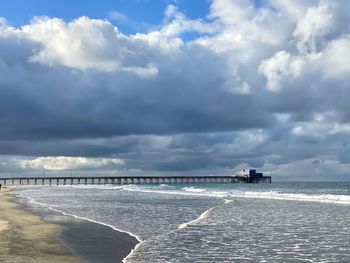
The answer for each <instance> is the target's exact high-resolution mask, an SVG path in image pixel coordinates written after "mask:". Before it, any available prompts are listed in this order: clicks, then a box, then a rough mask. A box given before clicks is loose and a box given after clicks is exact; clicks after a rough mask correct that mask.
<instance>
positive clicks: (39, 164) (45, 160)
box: [19, 156, 124, 171]
mask: <svg viewBox="0 0 350 263" xmlns="http://www.w3.org/2000/svg"><path fill="white" fill-rule="evenodd" d="M19 163H20V166H21V167H22V168H31V169H46V170H53V171H59V170H75V169H83V168H85V169H86V168H90V169H94V168H104V167H108V166H109V167H108V168H111V166H112V167H118V166H120V165H122V164H123V163H124V162H123V161H122V160H119V159H105V158H85V157H65V156H57V157H39V158H35V159H32V160H20V161H19Z"/></svg>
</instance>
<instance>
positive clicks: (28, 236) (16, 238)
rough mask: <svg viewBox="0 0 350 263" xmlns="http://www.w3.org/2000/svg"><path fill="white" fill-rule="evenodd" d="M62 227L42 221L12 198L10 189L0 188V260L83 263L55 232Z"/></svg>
mask: <svg viewBox="0 0 350 263" xmlns="http://www.w3.org/2000/svg"><path fill="white" fill-rule="evenodd" d="M63 229H64V228H63V227H62V226H60V225H56V224H51V223H47V222H45V221H43V220H42V219H41V218H40V216H37V215H34V214H31V213H29V212H27V211H25V210H23V209H21V206H20V205H19V204H16V203H14V202H13V201H12V197H11V196H10V194H9V190H8V189H6V188H3V189H2V190H1V192H0V249H1V253H0V262H2V263H7V262H8V263H32V262H33V263H34V262H35V263H57V262H67V263H80V262H83V261H81V260H80V259H78V258H77V257H74V256H73V255H72V254H71V252H70V251H69V250H67V249H66V248H65V247H64V245H63V244H61V243H60V242H58V241H57V239H56V238H55V236H56V235H57V234H58V233H60V232H62V231H63Z"/></svg>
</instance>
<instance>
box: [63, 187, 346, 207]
mask: <svg viewBox="0 0 350 263" xmlns="http://www.w3.org/2000/svg"><path fill="white" fill-rule="evenodd" d="M62 187H77V188H97V189H105V190H109V189H110V190H122V191H134V192H142V193H156V194H166V195H187V196H202V197H214V198H224V199H227V200H228V199H230V198H258V199H272V200H289V201H304V202H321V203H333V204H341V205H350V195H343V194H327V193H318V194H316V193H315V194H311V193H310V194H309V193H308V194H306V193H293V192H290V193H288V192H278V191H247V190H233V191H232V190H224V191H218V190H220V189H217V190H216V191H215V190H210V189H203V188H195V187H184V188H181V189H178V190H176V187H167V186H166V185H160V186H159V187H146V186H139V185H118V186H113V185H94V186H88V185H79V186H62ZM224 202H227V201H225V200H224Z"/></svg>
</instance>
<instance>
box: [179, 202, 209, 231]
mask: <svg viewBox="0 0 350 263" xmlns="http://www.w3.org/2000/svg"><path fill="white" fill-rule="evenodd" d="M213 209H214V207H211V208H209V209H208V210H207V211H205V212H204V213H202V214H201V215H200V216H199V217H198V218H197V219H194V220H192V221H189V222H187V223H183V224H181V225H179V227H178V229H183V228H186V227H188V226H192V225H196V224H198V223H199V222H200V221H202V220H205V219H206V218H208V216H209V214H210V211H211V210H213Z"/></svg>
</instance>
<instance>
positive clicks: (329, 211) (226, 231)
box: [16, 183, 350, 263]
mask: <svg viewBox="0 0 350 263" xmlns="http://www.w3.org/2000/svg"><path fill="white" fill-rule="evenodd" d="M16 194H17V195H19V196H21V197H25V198H27V199H28V200H29V202H30V203H36V204H40V205H42V206H46V207H49V208H50V209H51V210H53V211H56V212H60V213H64V214H66V215H70V216H74V217H78V218H82V219H86V220H89V221H92V222H96V223H99V224H104V225H108V226H111V227H112V228H113V229H115V230H118V231H122V232H127V233H129V234H130V235H133V236H135V237H136V238H137V239H138V240H139V241H140V243H139V244H138V245H137V247H136V248H135V249H134V250H133V251H132V253H130V254H129V256H128V257H127V258H125V259H124V262H126V263H132V262H147V263H148V262H152V263H155V262H191V263H193V262H350V183H272V184H193V185H73V186H53V187H43V188H24V189H18V190H16Z"/></svg>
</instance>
